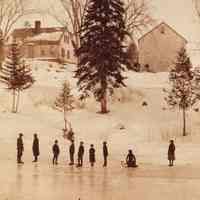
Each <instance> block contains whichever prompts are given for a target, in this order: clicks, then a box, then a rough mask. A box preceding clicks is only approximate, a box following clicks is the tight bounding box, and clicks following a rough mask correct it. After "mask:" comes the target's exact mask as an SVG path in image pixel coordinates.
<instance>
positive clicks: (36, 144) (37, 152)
mask: <svg viewBox="0 0 200 200" xmlns="http://www.w3.org/2000/svg"><path fill="white" fill-rule="evenodd" d="M32 149H33V155H34V156H39V155H40V150H39V140H38V138H34V140H33V147H32Z"/></svg>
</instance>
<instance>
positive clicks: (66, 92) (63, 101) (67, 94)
mask: <svg viewBox="0 0 200 200" xmlns="http://www.w3.org/2000/svg"><path fill="white" fill-rule="evenodd" d="M73 103H74V97H73V95H72V94H71V87H70V84H69V82H67V81H66V82H64V83H63V86H62V90H61V93H60V94H59V96H58V98H57V99H56V101H55V106H56V108H58V109H59V110H61V111H62V112H63V117H64V123H65V128H64V132H66V131H67V122H68V121H67V112H69V111H72V110H73V109H74V107H73Z"/></svg>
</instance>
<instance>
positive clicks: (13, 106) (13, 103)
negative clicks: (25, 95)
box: [12, 89, 16, 113]
mask: <svg viewBox="0 0 200 200" xmlns="http://www.w3.org/2000/svg"><path fill="white" fill-rule="evenodd" d="M15 96H16V93H15V89H13V102H12V112H13V113H15Z"/></svg>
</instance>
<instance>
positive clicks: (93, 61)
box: [75, 0, 128, 113]
mask: <svg viewBox="0 0 200 200" xmlns="http://www.w3.org/2000/svg"><path fill="white" fill-rule="evenodd" d="M123 6H124V5H123V3H122V1H121V0H89V2H88V7H87V9H86V12H85V13H86V14H85V15H84V16H83V21H82V26H81V30H80V34H81V37H80V42H81V44H80V48H79V49H78V50H77V55H78V57H79V59H78V60H79V61H78V67H77V70H76V72H75V77H76V78H78V83H77V84H78V86H79V89H80V90H81V91H82V96H81V99H83V98H86V97H88V96H89V94H90V93H92V94H94V97H95V98H96V100H97V101H100V102H101V112H102V113H107V112H108V110H107V95H108V94H110V95H112V94H113V92H114V88H119V87H122V86H125V84H124V79H125V77H124V76H123V75H122V73H123V71H125V69H126V65H127V64H128V62H127V54H126V52H125V47H124V45H123V42H124V39H125V36H126V32H125V23H124V12H125V11H124V8H123Z"/></svg>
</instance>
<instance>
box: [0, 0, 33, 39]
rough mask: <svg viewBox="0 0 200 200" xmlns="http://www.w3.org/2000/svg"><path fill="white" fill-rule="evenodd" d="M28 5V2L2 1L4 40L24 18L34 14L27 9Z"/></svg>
mask: <svg viewBox="0 0 200 200" xmlns="http://www.w3.org/2000/svg"><path fill="white" fill-rule="evenodd" d="M27 3H28V1H26V0H0V30H1V32H2V36H3V38H4V40H5V39H6V38H7V37H8V35H9V33H10V32H11V30H12V28H13V26H14V25H15V24H16V22H17V21H18V20H19V19H20V18H21V17H22V16H24V15H27V14H30V13H33V12H34V11H33V10H27V9H26V5H27Z"/></svg>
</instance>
